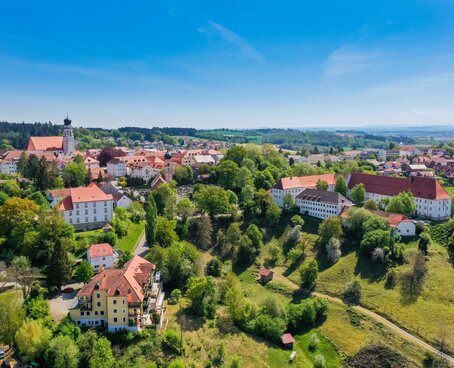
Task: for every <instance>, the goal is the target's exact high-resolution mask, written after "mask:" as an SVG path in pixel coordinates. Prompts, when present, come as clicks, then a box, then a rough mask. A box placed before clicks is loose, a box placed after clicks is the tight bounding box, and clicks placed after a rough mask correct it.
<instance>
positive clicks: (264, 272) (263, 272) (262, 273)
mask: <svg viewBox="0 0 454 368" xmlns="http://www.w3.org/2000/svg"><path fill="white" fill-rule="evenodd" d="M272 272H273V271H271V270H269V269H268V268H266V267H260V272H259V274H260V276H263V277H268V276H269V275H270V273H272Z"/></svg>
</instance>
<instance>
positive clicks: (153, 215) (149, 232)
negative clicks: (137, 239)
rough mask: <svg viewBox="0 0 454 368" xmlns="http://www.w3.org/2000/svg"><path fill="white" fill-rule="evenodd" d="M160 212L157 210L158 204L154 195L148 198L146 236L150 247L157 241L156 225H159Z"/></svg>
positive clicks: (146, 205)
mask: <svg viewBox="0 0 454 368" xmlns="http://www.w3.org/2000/svg"><path fill="white" fill-rule="evenodd" d="M157 217H158V211H157V209H156V202H155V200H154V197H153V195H152V194H149V195H148V197H147V202H146V203H145V220H146V221H147V223H146V226H145V235H146V237H147V242H148V245H153V244H154V243H155V241H156V225H157Z"/></svg>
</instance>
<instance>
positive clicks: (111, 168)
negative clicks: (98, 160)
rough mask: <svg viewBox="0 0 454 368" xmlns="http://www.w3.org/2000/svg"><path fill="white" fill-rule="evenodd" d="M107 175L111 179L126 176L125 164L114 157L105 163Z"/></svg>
mask: <svg viewBox="0 0 454 368" xmlns="http://www.w3.org/2000/svg"><path fill="white" fill-rule="evenodd" d="M107 175H109V176H110V177H111V178H121V177H124V176H126V175H127V166H126V162H125V161H124V160H122V159H121V158H120V157H115V158H113V159H112V160H110V161H109V162H108V163H107Z"/></svg>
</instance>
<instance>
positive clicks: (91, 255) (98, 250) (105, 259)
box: [87, 243, 118, 272]
mask: <svg viewBox="0 0 454 368" xmlns="http://www.w3.org/2000/svg"><path fill="white" fill-rule="evenodd" d="M117 259H118V253H117V252H115V251H114V250H113V248H112V246H111V245H110V244H109V243H101V244H93V245H91V246H90V248H88V250H87V261H88V262H90V264H91V266H92V267H93V269H94V270H95V271H96V272H98V271H101V270H104V269H108V268H113V266H114V265H115V262H117Z"/></svg>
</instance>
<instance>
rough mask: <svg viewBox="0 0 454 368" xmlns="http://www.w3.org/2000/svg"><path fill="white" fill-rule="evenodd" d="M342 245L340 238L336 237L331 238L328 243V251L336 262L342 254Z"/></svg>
mask: <svg viewBox="0 0 454 368" xmlns="http://www.w3.org/2000/svg"><path fill="white" fill-rule="evenodd" d="M340 246H341V243H340V240H339V239H336V238H331V239H330V240H329V241H328V243H326V253H327V255H328V258H329V259H330V260H331V262H333V263H336V262H337V261H338V260H339V258H340V256H341V254H342V252H341V250H340Z"/></svg>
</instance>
